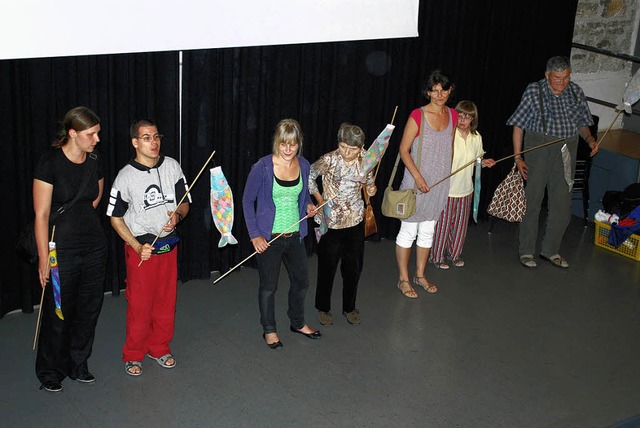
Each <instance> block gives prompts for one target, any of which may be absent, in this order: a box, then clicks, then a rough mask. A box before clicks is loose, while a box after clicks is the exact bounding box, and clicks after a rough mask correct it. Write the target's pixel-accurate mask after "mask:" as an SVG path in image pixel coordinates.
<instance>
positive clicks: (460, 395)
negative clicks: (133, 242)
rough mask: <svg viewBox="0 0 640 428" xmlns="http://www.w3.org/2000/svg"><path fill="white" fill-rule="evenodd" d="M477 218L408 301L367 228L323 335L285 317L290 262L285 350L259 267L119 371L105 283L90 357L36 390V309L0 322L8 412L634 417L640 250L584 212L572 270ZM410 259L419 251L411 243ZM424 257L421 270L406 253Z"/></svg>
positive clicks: (364, 419) (118, 326)
mask: <svg viewBox="0 0 640 428" xmlns="http://www.w3.org/2000/svg"><path fill="white" fill-rule="evenodd" d="M488 229H489V223H488V222H481V223H480V224H479V225H477V226H473V227H471V228H470V230H469V236H468V240H467V244H466V247H465V252H464V259H465V261H466V266H465V267H464V268H452V269H449V270H448V271H443V270H437V269H435V268H434V267H433V266H432V265H430V266H429V268H428V269H427V276H428V278H429V279H430V280H431V281H433V282H435V283H436V284H438V286H439V288H440V290H439V292H438V293H437V294H434V295H430V294H427V293H426V292H424V291H422V290H421V289H420V290H418V291H419V294H420V296H419V298H418V299H416V300H410V299H407V298H405V297H403V296H402V294H401V293H400V292H399V291H398V290H397V288H395V284H396V280H397V268H396V265H395V253H394V242H393V241H388V240H383V241H381V242H367V244H366V247H365V269H364V272H363V275H362V279H361V282H360V290H359V296H358V307H359V309H360V311H361V316H362V319H363V321H362V324H361V325H359V326H353V325H349V324H348V323H347V322H346V320H345V319H344V318H343V317H342V315H340V307H341V304H340V296H341V294H340V290H341V280H340V278H337V279H336V285H335V289H334V296H333V307H334V311H333V312H334V325H333V326H327V327H324V326H320V324H319V322H318V320H317V317H316V311H315V310H314V308H313V296H314V293H315V273H316V266H317V258H316V256H315V255H314V256H312V257H311V258H310V259H309V264H310V270H311V281H310V282H311V286H310V289H309V292H308V296H307V302H306V308H307V321H308V323H309V324H311V325H312V326H313V327H316V328H321V330H322V333H323V337H322V339H321V340H317V341H312V340H309V339H307V338H305V337H303V336H301V335H294V334H292V333H290V332H289V331H288V320H287V317H286V295H287V294H286V290H287V287H288V281H287V280H286V275H285V274H284V273H281V284H280V291H279V292H278V294H277V307H276V313H277V320H278V326H279V330H280V338H281V340H282V342H283V343H284V348H283V349H281V350H278V351H272V350H270V349H269V348H267V346H266V345H265V344H264V342H263V340H262V337H261V333H262V331H261V327H260V324H259V315H258V307H257V282H258V274H257V272H256V271H255V270H253V269H249V268H247V269H240V270H238V271H237V272H235V273H232V274H231V275H229V276H228V277H226V278H225V279H223V280H222V281H221V282H220V283H218V284H216V285H213V284H212V282H211V281H204V280H199V281H189V282H187V283H185V284H181V285H180V286H179V289H178V307H177V315H176V332H175V337H174V340H173V342H172V350H173V353H174V354H175V355H176V358H177V367H176V368H175V369H173V370H165V369H162V368H161V367H160V366H158V365H157V364H156V363H155V362H154V361H152V360H149V359H147V360H145V361H144V373H143V375H142V376H140V377H137V378H134V377H131V376H127V375H126V374H125V372H124V369H123V364H122V362H121V361H120V359H121V348H122V343H123V339H124V323H125V310H126V300H125V298H124V295H122V296H120V297H112V296H111V295H107V296H105V302H104V307H103V310H102V314H101V316H100V320H99V323H98V330H97V335H96V342H95V345H94V353H93V356H92V358H91V359H90V369H91V371H92V372H93V373H94V374H95V376H96V377H97V382H96V383H95V384H92V385H84V384H80V383H77V382H74V381H71V380H69V379H67V380H65V381H64V391H62V392H61V393H58V394H52V393H48V392H45V391H40V390H38V386H39V383H38V381H37V379H36V377H35V374H34V361H35V352H33V351H32V350H31V346H32V342H33V332H34V327H35V320H36V314H37V311H36V312H35V313H34V314H23V313H12V314H8V315H6V316H5V317H4V319H2V320H0V337H1V338H2V339H1V341H2V350H3V351H2V358H1V360H2V381H1V385H2V389H1V390H0V414H1V416H0V424H1V425H2V426H5V427H18V426H20V427H29V426H42V427H44V426H46V427H72V426H77V427H138V426H143V427H178V426H185V427H281V426H292V427H610V426H613V425H616V424H619V425H617V426H618V427H624V428H629V427H632V426H638V425H640V421H639V419H638V415H640V340H639V339H640V310H639V304H640V262H638V261H634V260H631V259H629V258H625V257H622V256H620V255H617V254H614V253H612V252H610V251H607V250H605V249H601V248H598V247H595V246H594V245H593V235H594V231H593V225H591V226H590V227H588V228H583V227H582V221H581V220H579V219H576V218H574V219H573V221H572V223H571V225H570V228H569V230H568V231H567V235H566V236H565V239H564V243H563V248H562V254H563V255H564V256H565V257H566V258H567V259H568V260H569V262H570V263H571V268H570V269H569V270H567V271H564V270H561V269H558V268H555V267H553V266H551V265H550V264H548V263H542V264H541V265H540V266H539V267H538V269H536V270H528V269H526V268H524V267H522V266H521V265H520V264H519V263H518V261H517V255H516V254H517V226H516V225H513V224H508V223H498V224H496V225H495V227H494V229H493V232H492V233H488ZM412 263H413V259H412ZM410 271H411V272H412V271H413V269H410Z"/></svg>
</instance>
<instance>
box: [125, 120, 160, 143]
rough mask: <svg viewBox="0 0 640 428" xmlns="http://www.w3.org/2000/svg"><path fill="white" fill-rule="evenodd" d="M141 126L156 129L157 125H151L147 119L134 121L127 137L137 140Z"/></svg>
mask: <svg viewBox="0 0 640 428" xmlns="http://www.w3.org/2000/svg"><path fill="white" fill-rule="evenodd" d="M143 126H155V127H156V129H157V128H158V125H156V124H155V123H153V122H152V121H151V120H149V119H139V120H136V121H135V122H133V123H132V124H131V126H130V127H129V136H130V137H131V139H132V140H133V139H134V138H138V131H140V128H141V127H143Z"/></svg>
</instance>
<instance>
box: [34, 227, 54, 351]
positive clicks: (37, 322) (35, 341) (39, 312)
mask: <svg viewBox="0 0 640 428" xmlns="http://www.w3.org/2000/svg"><path fill="white" fill-rule="evenodd" d="M55 234H56V225H55V224H54V225H53V229H51V242H53V237H54V236H55ZM46 286H47V285H46V284H45V286H44V287H42V294H41V295H40V307H39V308H38V320H37V321H36V332H35V333H34V335H33V350H34V351H35V350H36V343H37V341H38V331H39V330H40V319H42V302H43V301H44V289H45V287H46Z"/></svg>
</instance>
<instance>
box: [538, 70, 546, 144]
mask: <svg viewBox="0 0 640 428" xmlns="http://www.w3.org/2000/svg"><path fill="white" fill-rule="evenodd" d="M538 96H539V97H540V114H541V115H542V133H543V134H544V135H547V121H546V120H545V118H544V102H543V100H542V84H541V83H540V82H538Z"/></svg>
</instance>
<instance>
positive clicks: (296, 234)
mask: <svg viewBox="0 0 640 428" xmlns="http://www.w3.org/2000/svg"><path fill="white" fill-rule="evenodd" d="M298 235H300V232H291V233H280V236H282V237H283V238H291V237H292V236H298Z"/></svg>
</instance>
